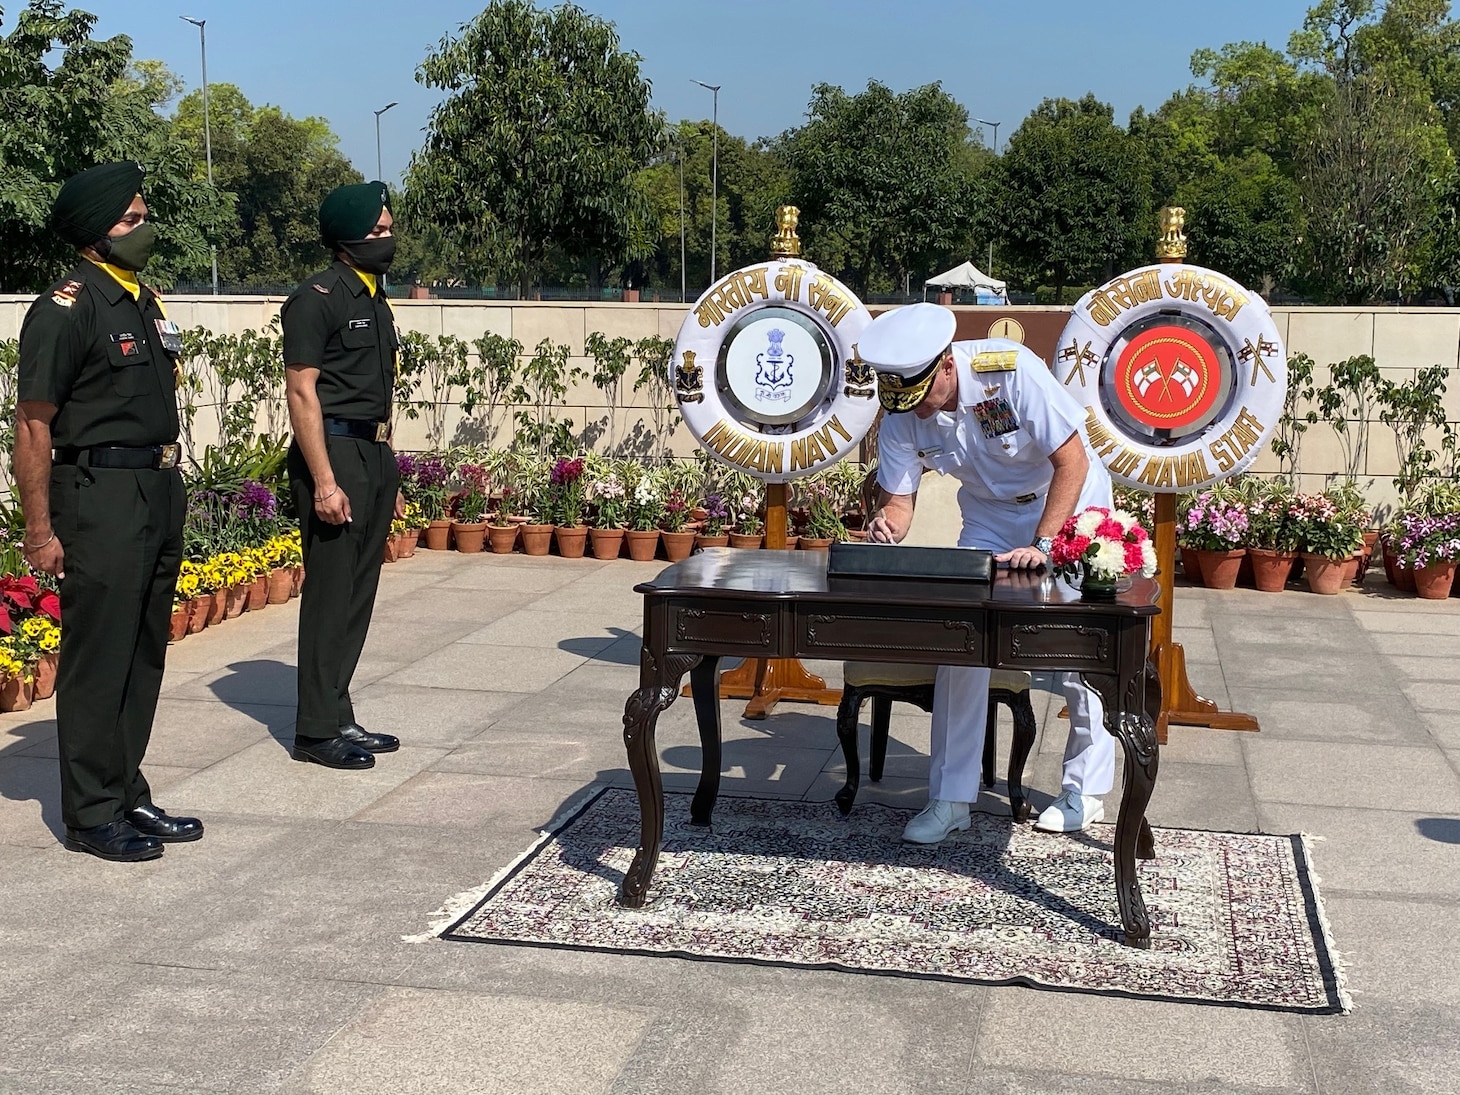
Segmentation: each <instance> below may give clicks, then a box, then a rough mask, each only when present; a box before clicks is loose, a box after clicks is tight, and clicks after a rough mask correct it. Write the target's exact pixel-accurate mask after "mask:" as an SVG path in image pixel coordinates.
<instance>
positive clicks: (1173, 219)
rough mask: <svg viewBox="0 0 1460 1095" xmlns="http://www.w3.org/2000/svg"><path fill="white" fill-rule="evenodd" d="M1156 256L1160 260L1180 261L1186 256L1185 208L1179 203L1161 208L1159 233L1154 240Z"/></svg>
mask: <svg viewBox="0 0 1460 1095" xmlns="http://www.w3.org/2000/svg"><path fill="white" fill-rule="evenodd" d="M1156 258H1157V259H1158V260H1159V261H1160V262H1180V261H1181V260H1182V259H1184V258H1186V210H1185V209H1182V208H1181V207H1180V206H1179V205H1168V206H1164V207H1163V208H1162V209H1161V235H1160V238H1158V239H1157V240H1156Z"/></svg>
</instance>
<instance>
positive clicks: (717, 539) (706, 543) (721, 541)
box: [695, 532, 730, 548]
mask: <svg viewBox="0 0 1460 1095" xmlns="http://www.w3.org/2000/svg"><path fill="white" fill-rule="evenodd" d="M729 543H730V537H729V535H728V534H727V533H724V532H722V533H720V535H719V536H706V535H705V534H704V533H703V532H702V533H700V534H699V535H698V536H696V537H695V547H702V548H707V547H725V546H726V545H728V544H729Z"/></svg>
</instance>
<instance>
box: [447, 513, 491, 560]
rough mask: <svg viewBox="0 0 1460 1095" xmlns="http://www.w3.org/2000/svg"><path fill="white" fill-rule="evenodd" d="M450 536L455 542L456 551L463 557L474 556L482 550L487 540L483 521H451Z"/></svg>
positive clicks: (485, 526)
mask: <svg viewBox="0 0 1460 1095" xmlns="http://www.w3.org/2000/svg"><path fill="white" fill-rule="evenodd" d="M451 536H452V538H453V539H454V540H455V541H456V550H457V551H459V552H461V553H462V554H464V555H475V554H477V553H478V552H480V551H481V550H482V544H484V543H485V542H486V539H487V523H486V522H485V521H468V522H464V521H453V522H451Z"/></svg>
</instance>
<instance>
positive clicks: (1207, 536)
mask: <svg viewBox="0 0 1460 1095" xmlns="http://www.w3.org/2000/svg"><path fill="white" fill-rule="evenodd" d="M1247 527H1248V516H1247V506H1246V504H1245V503H1243V502H1242V501H1241V500H1240V499H1237V498H1230V497H1226V496H1224V495H1222V494H1220V493H1218V492H1216V491H1209V490H1208V491H1202V493H1201V494H1199V495H1198V496H1197V498H1196V500H1195V501H1194V502H1193V503H1192V504H1191V505H1190V506H1188V507H1187V509H1186V512H1185V513H1183V514H1181V515H1180V516H1179V517H1178V519H1177V534H1178V536H1179V537H1180V540H1181V543H1182V544H1184V545H1185V546H1187V547H1190V548H1196V549H1198V550H1201V551H1231V550H1233V549H1234V548H1238V547H1241V546H1242V544H1243V543H1244V542H1245V541H1246V538H1247Z"/></svg>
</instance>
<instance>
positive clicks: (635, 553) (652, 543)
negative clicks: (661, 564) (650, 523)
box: [624, 528, 659, 563]
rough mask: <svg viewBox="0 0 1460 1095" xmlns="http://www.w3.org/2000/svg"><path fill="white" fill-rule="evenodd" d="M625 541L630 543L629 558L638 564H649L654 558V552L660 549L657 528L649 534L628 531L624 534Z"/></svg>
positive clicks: (636, 530)
mask: <svg viewBox="0 0 1460 1095" xmlns="http://www.w3.org/2000/svg"><path fill="white" fill-rule="evenodd" d="M624 539H625V540H626V541H628V545H629V558H630V559H632V560H633V561H634V562H636V563H647V562H649V560H651V559H653V558H654V552H656V551H657V550H658V549H659V530H658V529H657V528H651V529H649V530H648V531H647V532H640V531H639V530H638V529H628V530H626V531H625V532H624Z"/></svg>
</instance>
